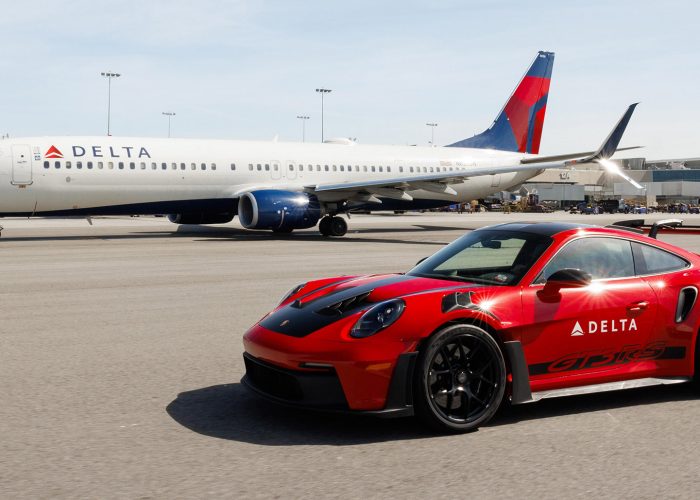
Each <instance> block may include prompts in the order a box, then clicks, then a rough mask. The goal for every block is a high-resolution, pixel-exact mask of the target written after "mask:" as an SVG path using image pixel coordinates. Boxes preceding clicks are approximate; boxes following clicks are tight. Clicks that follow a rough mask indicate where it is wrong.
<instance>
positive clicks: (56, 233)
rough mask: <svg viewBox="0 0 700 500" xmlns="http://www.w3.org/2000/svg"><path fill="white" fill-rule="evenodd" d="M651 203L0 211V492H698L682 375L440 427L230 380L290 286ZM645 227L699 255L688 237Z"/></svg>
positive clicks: (698, 242) (690, 402) (404, 265)
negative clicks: (302, 214) (299, 405)
mask: <svg viewBox="0 0 700 500" xmlns="http://www.w3.org/2000/svg"><path fill="white" fill-rule="evenodd" d="M667 217H669V215H667V214H666V215H662V214H657V215H652V216H625V215H615V216H608V215H597V216H583V215H569V214H566V213H564V212H557V213H553V214H509V215H506V214H502V213H482V214H453V213H449V214H434V213H425V214H418V213H416V214H412V213H411V214H406V215H361V216H353V217H352V219H351V220H350V231H349V233H348V234H347V235H346V236H345V237H343V238H336V239H327V238H323V237H321V236H320V235H318V233H317V232H316V231H315V230H304V231H298V232H295V233H294V234H292V235H285V236H279V235H273V234H271V233H267V232H258V231H252V232H251V231H245V230H243V229H241V227H240V226H239V225H238V224H237V223H236V222H233V223H231V224H227V225H220V226H207V227H193V226H182V227H178V226H176V225H174V224H171V223H169V222H168V221H167V220H166V219H163V218H152V217H141V218H96V219H94V220H93V225H89V224H88V223H87V222H86V221H85V220H84V219H82V220H81V219H64V220H49V219H36V220H26V219H0V225H3V226H4V227H5V228H4V230H3V232H2V238H0V305H1V306H2V307H1V309H0V313H1V315H2V316H1V317H0V381H1V382H0V384H1V391H0V394H2V400H1V402H2V404H0V443H2V445H1V446H0V498H86V497H89V498H208V497H218V498H279V497H284V498H301V497H323V498H337V497H342V498H378V497H382V498H387V497H388V498H398V497H401V498H418V497H421V498H426V497H441V498H457V497H460V498H464V497H471V498H495V497H499V498H535V497H536V498H584V497H585V498H591V497H613V498H659V497H663V498H697V491H698V490H699V489H700V478H699V477H698V470H700V448H699V447H698V443H700V425H699V424H698V422H699V419H698V416H699V415H700V398H699V397H698V394H696V393H695V392H693V390H692V388H691V387H689V386H686V385H678V386H669V387H660V388H647V389H636V390H630V391H623V392H616V393H606V394H595V395H587V396H577V397H571V398H560V399H553V400H546V401H542V402H539V403H534V404H529V405H523V406H518V407H513V408H512V409H510V410H508V411H506V412H504V413H502V414H500V415H498V416H497V417H496V418H495V419H494V420H493V421H492V422H491V423H490V424H489V425H488V426H486V427H483V428H481V429H480V430H479V431H477V432H474V433H471V434H466V435H455V436H442V435H435V434H432V433H430V432H429V431H427V430H426V429H424V428H423V427H422V426H421V425H420V424H418V423H417V422H416V421H414V420H413V419H410V418H409V419H400V420H380V419H373V418H366V417H356V416H334V415H323V414H315V413H309V412H304V411H299V410H290V409H287V408H283V407H278V406H276V405H273V404H270V403H267V402H265V401H261V400H260V399H258V398H257V397H256V396H254V395H252V394H249V393H248V392H247V391H246V390H245V389H244V388H243V387H242V386H241V385H240V383H239V380H240V378H241V376H242V375H243V372H244V367H243V360H242V357H241V354H242V351H243V349H242V343H241V337H242V335H243V333H244V332H245V330H246V329H247V328H248V327H249V326H251V325H252V324H253V323H255V321H257V320H258V319H259V318H260V317H262V316H263V315H264V314H265V313H267V312H268V311H269V310H270V309H271V308H273V307H274V306H275V305H276V304H277V301H278V300H279V299H280V298H281V297H282V296H283V295H284V293H285V292H287V291H288V290H289V289H290V288H292V287H293V286H295V285H296V284H298V283H301V282H305V281H308V280H310V279H314V278H319V277H323V276H333V275H340V274H348V275H353V274H370V273H382V272H402V271H406V270H408V269H410V268H411V267H412V266H413V264H415V263H416V262H417V261H418V260H419V259H421V258H423V257H425V256H427V255H430V254H432V253H433V252H435V251H437V250H438V249H440V248H441V247H442V246H443V245H444V244H446V243H448V242H450V241H452V240H454V239H455V238H457V237H458V236H460V235H462V234H464V233H465V231H466V230H468V229H473V228H476V227H481V226H485V225H489V224H493V223H499V222H505V221H511V220H533V219H534V220H571V221H581V222H587V223H593V224H608V223H611V222H613V221H616V220H621V219H628V218H646V219H647V220H651V219H654V218H656V219H659V218H667ZM671 217H673V216H671ZM680 218H683V219H685V220H686V222H687V223H688V224H696V225H700V216H697V215H685V216H680ZM661 238H662V239H664V240H666V241H670V242H672V243H675V244H678V245H680V246H683V247H685V248H688V249H689V250H692V251H695V252H700V235H698V236H695V235H689V234H683V235H673V234H669V235H667V234H664V235H662V236H661Z"/></svg>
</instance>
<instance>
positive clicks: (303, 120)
mask: <svg viewBox="0 0 700 500" xmlns="http://www.w3.org/2000/svg"><path fill="white" fill-rule="evenodd" d="M297 118H299V119H300V120H301V142H306V120H308V119H309V117H308V116H306V115H297Z"/></svg>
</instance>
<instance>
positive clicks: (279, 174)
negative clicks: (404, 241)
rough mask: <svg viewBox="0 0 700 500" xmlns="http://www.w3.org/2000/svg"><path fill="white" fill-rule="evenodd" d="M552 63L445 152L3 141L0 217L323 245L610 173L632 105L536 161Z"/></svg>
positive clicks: (538, 67) (348, 144)
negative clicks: (588, 166) (93, 219)
mask: <svg viewBox="0 0 700 500" xmlns="http://www.w3.org/2000/svg"><path fill="white" fill-rule="evenodd" d="M553 62H554V53H552V52H539V53H538V54H537V57H536V58H535V61H534V62H533V63H532V65H531V66H530V68H529V70H528V72H527V73H526V74H525V76H524V77H523V78H522V80H521V81H520V83H519V84H518V86H517V87H516V89H515V91H514V92H513V94H512V95H511V96H510V98H509V100H508V102H507V103H506V105H505V106H504V107H503V109H502V110H501V112H500V113H499V115H498V117H497V118H496V120H495V121H494V122H493V124H492V125H491V126H490V127H489V128H488V129H487V130H486V131H485V132H483V133H481V134H479V135H476V136H474V137H471V138H469V139H465V140H462V141H459V142H456V143H454V144H451V145H449V146H446V147H414V146H365V145H359V144H356V143H354V142H353V141H350V140H337V139H336V140H329V141H326V142H325V143H322V144H309V143H283V142H252V141H227V140H194V139H144V138H115V137H26V138H17V139H6V140H3V141H0V217H14V216H23V217H24V216H26V217H32V216H42V217H51V216H56V217H66V216H87V217H89V216H93V215H138V214H169V218H170V220H171V221H172V222H175V223H179V224H218V223H225V222H229V221H231V220H232V219H233V218H234V216H236V215H238V217H239V219H240V222H241V224H242V225H243V226H244V227H245V228H248V229H268V230H272V231H275V232H291V231H293V230H294V229H304V228H310V227H314V226H315V225H316V224H318V225H319V230H320V232H321V234H323V235H324V236H342V235H344V234H345V233H346V232H347V223H346V222H345V219H343V218H341V217H339V216H338V214H342V213H347V212H350V211H352V210H353V209H365V210H411V209H422V208H436V207H440V206H446V205H449V204H453V203H459V202H465V201H470V200H473V199H480V198H484V197H486V196H488V195H489V194H492V193H494V192H498V191H503V190H507V189H511V188H513V187H516V186H518V185H520V184H522V183H523V182H524V181H526V180H527V179H529V178H531V177H533V176H535V175H537V174H538V173H539V172H541V171H542V170H543V169H547V168H561V167H564V166H566V165H567V164H569V162H567V160H572V159H579V161H598V162H601V163H602V164H604V165H605V160H606V159H607V158H609V157H610V156H611V155H612V154H613V153H614V152H615V151H616V150H617V146H618V144H619V141H620V139H621V137H622V134H623V132H624V130H625V127H626V126H627V123H628V122H629V119H630V117H631V115H632V112H633V110H634V107H635V106H636V104H633V105H631V106H630V107H629V108H628V109H627V111H626V112H625V114H624V115H623V117H622V118H621V119H620V121H619V122H618V124H617V125H616V127H615V128H614V129H613V132H612V133H611V134H610V136H608V138H607V139H606V140H605V142H604V143H603V145H602V146H601V148H600V149H599V150H598V151H594V152H586V153H574V154H565V155H557V156H549V157H542V156H537V153H538V151H539V146H540V138H541V134H542V126H543V123H544V116H545V111H546V104H547V96H548V93H549V83H550V80H551V74H552V65H553ZM609 163H611V162H609ZM608 166H609V165H608ZM613 166H614V165H613ZM610 168H612V167H610ZM616 173H618V174H619V175H622V176H623V177H625V178H627V177H626V176H624V174H622V173H621V172H620V171H617V172H616ZM628 180H629V179H628ZM319 221H320V222H319Z"/></svg>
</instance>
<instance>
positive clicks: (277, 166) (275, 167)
mask: <svg viewBox="0 0 700 500" xmlns="http://www.w3.org/2000/svg"><path fill="white" fill-rule="evenodd" d="M272 169H273V170H274V171H275V172H277V171H278V170H279V169H280V166H279V165H277V164H276V163H275V164H274V165H272Z"/></svg>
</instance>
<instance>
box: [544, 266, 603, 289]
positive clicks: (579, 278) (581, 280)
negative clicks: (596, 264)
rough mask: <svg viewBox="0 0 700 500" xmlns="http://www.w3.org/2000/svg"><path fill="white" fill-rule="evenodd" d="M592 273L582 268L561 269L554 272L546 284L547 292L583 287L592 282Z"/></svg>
mask: <svg viewBox="0 0 700 500" xmlns="http://www.w3.org/2000/svg"><path fill="white" fill-rule="evenodd" d="M591 280H592V278H591V275H590V274H588V273H587V272H586V271H581V270H580V269H560V270H559V271H556V272H555V273H553V274H552V275H551V276H550V277H549V278H547V282H546V283H545V285H544V289H543V291H544V292H545V293H547V294H550V293H552V294H554V293H558V292H559V290H561V289H562V288H583V287H584V286H588V285H590V284H591Z"/></svg>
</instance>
